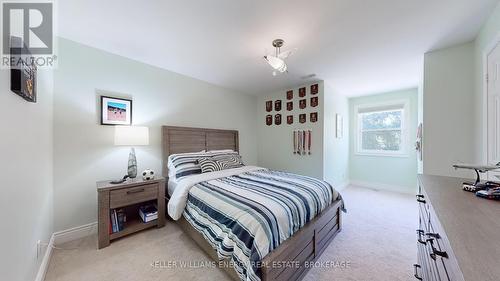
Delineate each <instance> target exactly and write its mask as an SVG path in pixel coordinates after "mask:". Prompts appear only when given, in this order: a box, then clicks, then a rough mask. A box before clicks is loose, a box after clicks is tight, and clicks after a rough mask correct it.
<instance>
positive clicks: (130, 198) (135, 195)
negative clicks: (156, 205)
mask: <svg viewBox="0 0 500 281" xmlns="http://www.w3.org/2000/svg"><path fill="white" fill-rule="evenodd" d="M157 197H158V184H148V185H141V186H137V187H132V188H124V189H117V190H112V191H110V192H109V206H110V208H111V209H114V208H118V207H123V206H127V205H132V204H136V203H140V202H145V201H148V200H153V199H157Z"/></svg>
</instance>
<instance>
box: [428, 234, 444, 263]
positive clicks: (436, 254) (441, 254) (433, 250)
mask: <svg viewBox="0 0 500 281" xmlns="http://www.w3.org/2000/svg"><path fill="white" fill-rule="evenodd" d="M427 241H429V242H431V249H432V253H430V254H429V255H430V256H431V258H432V259H433V260H436V257H437V256H440V257H443V258H448V253H446V252H444V251H439V250H438V249H436V248H435V247H434V243H433V239H427Z"/></svg>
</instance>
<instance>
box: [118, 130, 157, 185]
mask: <svg viewBox="0 0 500 281" xmlns="http://www.w3.org/2000/svg"><path fill="white" fill-rule="evenodd" d="M115 145H120V146H123V145H125V146H130V154H129V156H128V168H127V175H125V176H124V177H123V179H121V180H118V181H113V182H112V183H122V182H124V181H125V180H127V178H131V179H133V178H135V177H137V159H136V157H135V149H134V146H138V145H149V128H148V127H136V126H116V127H115Z"/></svg>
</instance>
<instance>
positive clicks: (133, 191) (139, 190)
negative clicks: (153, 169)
mask: <svg viewBox="0 0 500 281" xmlns="http://www.w3.org/2000/svg"><path fill="white" fill-rule="evenodd" d="M141 192H144V188H141V189H136V190H129V191H127V194H134V193H141Z"/></svg>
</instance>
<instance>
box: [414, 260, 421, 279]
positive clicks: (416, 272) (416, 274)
mask: <svg viewBox="0 0 500 281" xmlns="http://www.w3.org/2000/svg"><path fill="white" fill-rule="evenodd" d="M420 267H421V266H420V264H414V265H413V268H414V269H415V274H414V275H413V276H415V278H417V280H422V277H420V276H418V268H420Z"/></svg>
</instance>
